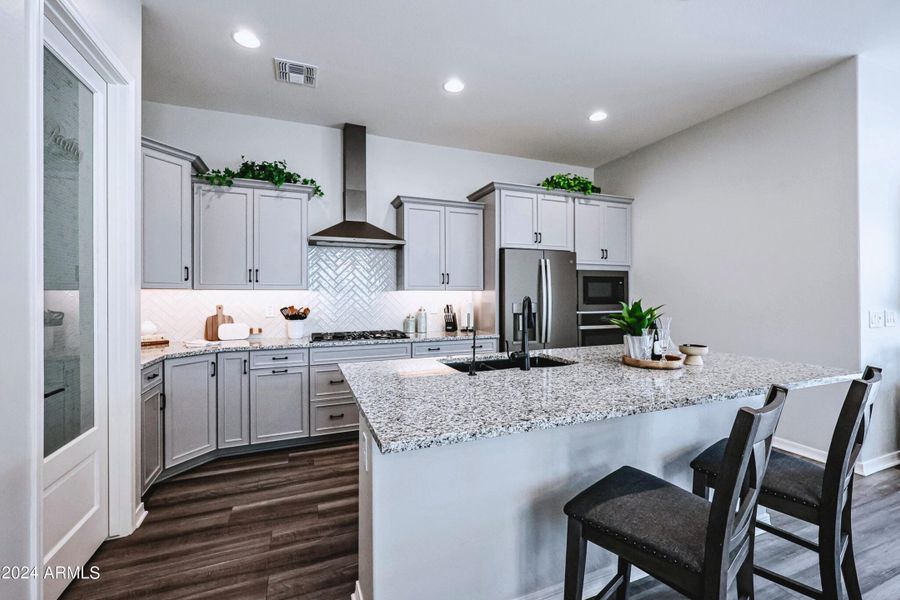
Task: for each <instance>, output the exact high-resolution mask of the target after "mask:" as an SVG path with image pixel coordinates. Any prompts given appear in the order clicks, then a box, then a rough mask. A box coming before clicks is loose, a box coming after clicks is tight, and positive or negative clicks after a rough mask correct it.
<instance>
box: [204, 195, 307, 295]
mask: <svg viewBox="0 0 900 600" xmlns="http://www.w3.org/2000/svg"><path fill="white" fill-rule="evenodd" d="M298 260H299V259H298ZM194 267H195V268H196V271H197V272H196V273H195V274H194V287H195V288H197V289H210V290H216V289H218V290H231V289H234V290H249V289H252V288H253V268H254V267H253V190H250V189H241V188H238V187H234V188H221V187H212V186H207V185H197V186H195V188H194Z"/></svg>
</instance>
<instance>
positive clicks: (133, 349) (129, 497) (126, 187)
mask: <svg viewBox="0 0 900 600" xmlns="http://www.w3.org/2000/svg"><path fill="white" fill-rule="evenodd" d="M45 18H46V19H47V20H48V21H49V22H50V23H52V24H53V25H54V26H55V27H56V28H57V29H58V30H59V31H60V32H61V33H62V35H63V37H65V39H66V40H67V41H68V42H69V43H70V44H71V45H72V46H74V47H75V49H76V50H77V51H78V52H79V53H80V54H81V55H82V56H83V57H84V58H85V60H86V61H87V62H88V63H89V64H90V65H91V67H92V68H93V69H94V70H95V71H96V72H97V73H98V74H99V75H100V77H101V78H102V79H103V80H104V81H105V82H106V84H107V113H106V127H107V140H106V142H107V159H106V168H105V171H106V177H105V179H106V191H107V198H108V200H107V211H106V221H107V224H108V226H107V232H108V233H107V240H106V247H107V249H110V248H113V249H114V252H107V255H108V256H113V257H115V260H114V261H109V260H108V261H107V265H106V268H107V297H106V303H107V306H108V309H107V324H106V328H107V339H108V343H107V365H106V371H107V373H108V394H109V395H108V398H109V402H108V409H107V415H108V422H109V423H115V424H116V426H115V427H107V429H108V431H109V444H108V448H109V535H110V536H111V537H117V536H122V535H128V534H130V533H131V532H132V531H134V529H135V526H136V525H137V523H138V521H139V519H141V518H143V514H144V511H143V506H142V505H140V503H139V500H140V496H139V492H138V486H139V477H138V472H139V471H138V468H137V466H138V462H139V453H138V444H139V439H138V434H137V426H138V419H137V414H138V413H137V408H138V402H139V401H140V395H139V394H138V377H137V373H138V369H139V364H140V359H139V356H140V351H139V349H138V345H137V340H138V310H137V307H138V298H139V290H140V283H139V272H140V271H139V268H138V264H139V263H138V260H139V252H138V250H137V249H138V247H139V241H140V233H139V231H138V220H137V211H138V207H139V203H140V197H139V195H138V187H137V175H138V172H139V166H138V145H139V141H140V136H139V131H138V127H137V115H138V104H137V101H138V98H137V85H136V80H135V78H134V77H133V75H132V74H131V73H129V72H128V70H127V69H126V68H125V67H124V65H123V64H122V62H121V61H120V60H119V59H118V57H117V56H116V55H115V54H114V53H113V52H112V51H111V50H110V48H109V46H108V45H107V44H106V43H105V42H104V41H103V40H102V39H101V37H100V36H99V35H98V34H97V32H96V31H95V30H94V28H93V27H92V26H91V24H90V23H89V22H88V21H87V20H86V19H85V18H84V17H83V16H82V15H81V14H80V13H79V12H78V11H77V10H76V9H75V7H74V6H73V5H72V2H71V1H70V0H44V1H43V2H41V3H39V6H38V9H37V10H36V11H34V13H33V14H30V15H29V26H30V31H31V34H30V39H31V44H30V56H31V58H30V71H31V77H30V78H29V88H30V89H29V95H30V97H32V98H33V99H34V102H33V104H32V106H33V112H32V115H31V119H30V123H29V130H30V135H29V137H30V138H31V140H32V147H31V149H30V152H31V157H32V160H31V161H30V162H31V168H30V169H29V171H30V172H29V174H28V179H29V182H30V186H29V187H30V192H31V193H30V194H29V198H28V200H29V213H30V214H29V221H30V223H31V227H30V232H29V234H30V235H29V237H30V243H29V249H28V253H29V264H30V270H31V278H30V279H31V281H30V285H29V287H30V290H29V296H30V297H31V299H32V306H34V307H35V310H33V311H32V313H31V320H30V331H31V336H30V337H31V339H32V344H31V348H30V352H31V356H30V361H29V363H30V369H29V373H28V379H29V385H28V389H29V390H30V392H31V396H32V401H31V403H30V405H31V414H30V415H29V421H30V423H31V427H32V433H33V435H32V446H31V456H32V464H31V476H32V477H31V479H32V481H31V498H32V510H33V513H32V514H33V516H34V518H33V521H32V527H31V529H32V548H31V558H32V561H31V564H33V565H37V566H39V565H41V564H42V562H41V560H42V557H43V554H44V549H43V548H42V547H41V546H42V542H41V540H42V537H43V530H42V529H43V526H42V523H43V515H42V514H41V494H42V491H43V474H42V469H43V462H44V452H43V445H44V444H43V437H44V432H43V427H44V414H43V413H44V409H43V402H42V400H41V398H42V396H43V394H42V390H43V364H44V347H43V259H42V257H43V227H42V223H43V167H44V164H43V163H44V160H43V143H42V140H43V135H44V130H43V129H44V128H43V108H42V107H43V49H44V39H45V36H44V19H45ZM41 594H42V592H41V582H40V579H36V580H34V581H32V583H31V597H32V598H38V599H40V598H41Z"/></svg>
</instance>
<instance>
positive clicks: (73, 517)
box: [41, 19, 109, 600]
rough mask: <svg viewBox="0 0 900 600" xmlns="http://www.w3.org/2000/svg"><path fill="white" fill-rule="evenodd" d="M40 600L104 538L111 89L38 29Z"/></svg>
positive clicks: (54, 33) (50, 596)
mask: <svg viewBox="0 0 900 600" xmlns="http://www.w3.org/2000/svg"><path fill="white" fill-rule="evenodd" d="M43 64H44V66H43V73H44V77H43V124H44V126H43V149H44V150H43V275H44V306H43V308H44V311H43V318H44V461H43V472H42V480H43V482H42V490H41V491H42V494H41V548H42V559H43V570H44V572H46V570H47V569H48V568H50V569H52V570H53V575H52V576H51V577H44V578H43V590H44V598H45V600H55V599H56V598H58V597H59V595H60V594H61V593H62V591H63V590H64V589H65V587H66V586H67V585H68V583H69V582H70V581H71V579H72V578H73V577H74V576H75V574H76V573H75V572H73V570H74V569H77V568H79V567H83V566H84V565H85V564H86V563H87V561H88V559H90V557H91V555H92V554H93V553H94V552H95V551H96V550H97V548H98V547H99V546H100V544H101V543H102V542H103V540H104V539H106V537H107V536H108V534H109V501H108V497H109V473H108V471H109V455H108V444H109V438H108V425H107V411H108V369H107V335H106V329H107V312H106V304H107V301H106V297H107V284H106V280H107V253H106V241H107V230H106V215H107V189H106V164H107V163H106V161H107V144H108V140H107V128H106V114H107V87H106V82H105V81H104V80H103V79H102V78H101V77H100V75H99V74H98V73H97V72H96V71H95V70H94V69H93V68H92V67H91V66H90V64H89V63H88V62H87V61H86V60H85V59H84V57H83V56H81V55H80V54H79V53H78V52H77V51H76V50H75V48H74V47H73V46H72V45H71V44H70V43H69V42H68V41H67V40H66V39H65V37H64V36H63V34H62V33H61V32H60V31H59V30H58V29H57V28H56V27H55V26H54V25H53V24H52V23H51V22H50V21H48V20H46V19H45V21H44V54H43Z"/></svg>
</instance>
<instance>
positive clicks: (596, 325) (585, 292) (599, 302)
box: [577, 271, 628, 346]
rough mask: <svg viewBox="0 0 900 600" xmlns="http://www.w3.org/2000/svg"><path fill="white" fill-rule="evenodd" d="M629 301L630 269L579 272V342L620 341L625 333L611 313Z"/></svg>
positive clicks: (620, 308)
mask: <svg viewBox="0 0 900 600" xmlns="http://www.w3.org/2000/svg"><path fill="white" fill-rule="evenodd" d="M627 301H628V272H627V271H578V311H577V313H578V345H579V346H608V345H612V344H621V343H622V332H621V330H620V329H619V328H618V327H616V326H615V325H613V324H612V323H610V322H609V316H610V315H612V314H615V313H617V312H619V311H621V310H622V307H621V306H620V305H619V302H627Z"/></svg>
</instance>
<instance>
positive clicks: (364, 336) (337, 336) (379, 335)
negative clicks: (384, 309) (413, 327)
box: [309, 329, 409, 343]
mask: <svg viewBox="0 0 900 600" xmlns="http://www.w3.org/2000/svg"><path fill="white" fill-rule="evenodd" d="M405 339H409V336H408V335H406V334H405V333H403V332H402V331H398V330H396V329H378V330H375V331H327V332H324V333H314V334H312V335H311V336H310V338H309V340H310V341H311V342H313V343H315V342H352V341H356V340H405Z"/></svg>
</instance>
